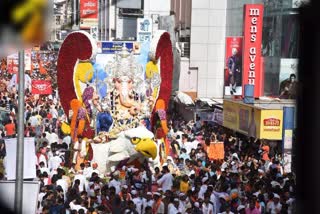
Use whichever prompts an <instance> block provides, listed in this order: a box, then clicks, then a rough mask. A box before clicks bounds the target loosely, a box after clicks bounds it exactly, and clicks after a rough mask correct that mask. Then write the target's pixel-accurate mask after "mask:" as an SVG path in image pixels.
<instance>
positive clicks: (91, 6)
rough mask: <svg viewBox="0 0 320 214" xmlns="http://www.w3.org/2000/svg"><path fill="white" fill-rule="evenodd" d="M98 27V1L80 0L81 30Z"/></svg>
mask: <svg viewBox="0 0 320 214" xmlns="http://www.w3.org/2000/svg"><path fill="white" fill-rule="evenodd" d="M96 26H98V1H97V0H80V29H90V28H91V27H96Z"/></svg>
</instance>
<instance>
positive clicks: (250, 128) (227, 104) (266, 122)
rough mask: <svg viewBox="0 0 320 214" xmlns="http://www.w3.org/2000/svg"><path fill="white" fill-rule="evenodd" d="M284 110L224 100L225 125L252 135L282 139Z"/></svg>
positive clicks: (261, 137)
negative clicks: (260, 107)
mask: <svg viewBox="0 0 320 214" xmlns="http://www.w3.org/2000/svg"><path fill="white" fill-rule="evenodd" d="M282 125H283V110H281V109H272V110H270V109H259V108H255V107H254V106H250V105H246V104H243V103H241V102H236V101H235V102H233V101H229V100H224V101H223V126H225V127H227V128H229V129H232V130H235V131H237V132H239V133H242V134H245V135H247V136H250V137H257V138H260V139H269V140H281V139H282Z"/></svg>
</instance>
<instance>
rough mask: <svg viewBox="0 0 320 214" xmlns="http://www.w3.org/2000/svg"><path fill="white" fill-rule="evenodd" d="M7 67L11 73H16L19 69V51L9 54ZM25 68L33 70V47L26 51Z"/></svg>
mask: <svg viewBox="0 0 320 214" xmlns="http://www.w3.org/2000/svg"><path fill="white" fill-rule="evenodd" d="M7 69H8V72H9V73H10V74H15V73H17V72H18V70H19V55H18V53H14V54H11V55H9V56H7ZM24 70H25V71H30V70H31V49H27V50H25V51H24Z"/></svg>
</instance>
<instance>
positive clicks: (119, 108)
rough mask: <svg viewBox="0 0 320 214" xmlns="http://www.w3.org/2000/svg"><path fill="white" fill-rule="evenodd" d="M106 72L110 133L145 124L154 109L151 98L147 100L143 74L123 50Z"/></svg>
mask: <svg viewBox="0 0 320 214" xmlns="http://www.w3.org/2000/svg"><path fill="white" fill-rule="evenodd" d="M106 69H107V70H108V73H109V77H108V80H107V82H108V88H109V89H110V90H109V93H108V95H107V96H108V100H109V105H110V112H111V115H112V117H113V121H114V123H113V127H112V130H111V132H112V131H113V132H121V131H124V130H127V129H130V128H135V127H138V126H139V125H141V124H142V123H144V122H145V121H146V120H148V118H150V114H151V111H152V108H153V106H154V102H153V98H152V96H147V95H146V94H147V93H146V88H147V87H148V86H146V85H145V84H146V83H145V80H144V72H143V69H142V67H141V65H139V64H138V63H137V62H136V61H135V59H134V56H133V53H129V51H128V49H127V48H126V47H125V46H124V47H123V48H122V50H121V51H120V52H118V53H117V54H116V56H115V61H114V62H113V63H112V64H109V65H107V66H106Z"/></svg>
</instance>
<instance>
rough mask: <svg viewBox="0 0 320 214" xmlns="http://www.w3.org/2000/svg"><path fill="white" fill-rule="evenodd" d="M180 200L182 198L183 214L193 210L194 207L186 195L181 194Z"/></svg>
mask: <svg viewBox="0 0 320 214" xmlns="http://www.w3.org/2000/svg"><path fill="white" fill-rule="evenodd" d="M179 198H180V201H179V212H180V213H181V214H185V213H186V210H187V209H189V208H191V207H192V205H191V203H190V201H189V199H188V198H187V196H186V195H185V194H184V193H180V194H179Z"/></svg>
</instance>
